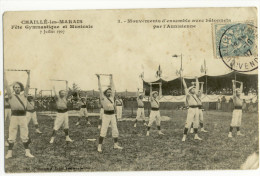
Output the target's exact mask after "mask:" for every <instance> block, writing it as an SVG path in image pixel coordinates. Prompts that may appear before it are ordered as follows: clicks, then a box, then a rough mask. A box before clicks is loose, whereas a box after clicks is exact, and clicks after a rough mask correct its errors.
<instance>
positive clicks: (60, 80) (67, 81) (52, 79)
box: [50, 79, 68, 82]
mask: <svg viewBox="0 0 260 176" xmlns="http://www.w3.org/2000/svg"><path fill="white" fill-rule="evenodd" d="M50 80H51V81H65V82H68V81H67V80H61V79H50Z"/></svg>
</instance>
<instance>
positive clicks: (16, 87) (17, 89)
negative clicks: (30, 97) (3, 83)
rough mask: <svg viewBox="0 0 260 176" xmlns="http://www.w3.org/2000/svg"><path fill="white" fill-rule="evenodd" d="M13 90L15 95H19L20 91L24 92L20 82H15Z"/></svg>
mask: <svg viewBox="0 0 260 176" xmlns="http://www.w3.org/2000/svg"><path fill="white" fill-rule="evenodd" d="M13 90H14V92H15V94H20V93H21V92H22V91H24V86H23V84H22V83H20V82H15V83H14V85H13Z"/></svg>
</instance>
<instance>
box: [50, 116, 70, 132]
mask: <svg viewBox="0 0 260 176" xmlns="http://www.w3.org/2000/svg"><path fill="white" fill-rule="evenodd" d="M61 125H63V128H64V129H68V128H69V115H68V112H64V113H57V116H56V119H55V121H54V128H53V129H54V130H56V131H57V130H59V129H60V127H61Z"/></svg>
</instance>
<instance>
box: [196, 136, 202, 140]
mask: <svg viewBox="0 0 260 176" xmlns="http://www.w3.org/2000/svg"><path fill="white" fill-rule="evenodd" d="M194 139H195V140H199V141H202V139H201V138H200V137H199V136H198V135H195V137H194Z"/></svg>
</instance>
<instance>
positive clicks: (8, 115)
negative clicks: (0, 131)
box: [5, 108, 12, 121]
mask: <svg viewBox="0 0 260 176" xmlns="http://www.w3.org/2000/svg"><path fill="white" fill-rule="evenodd" d="M11 112H12V111H11V109H9V108H8V109H5V121H6V119H7V118H9V119H10V117H11V115H12V113H11Z"/></svg>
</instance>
